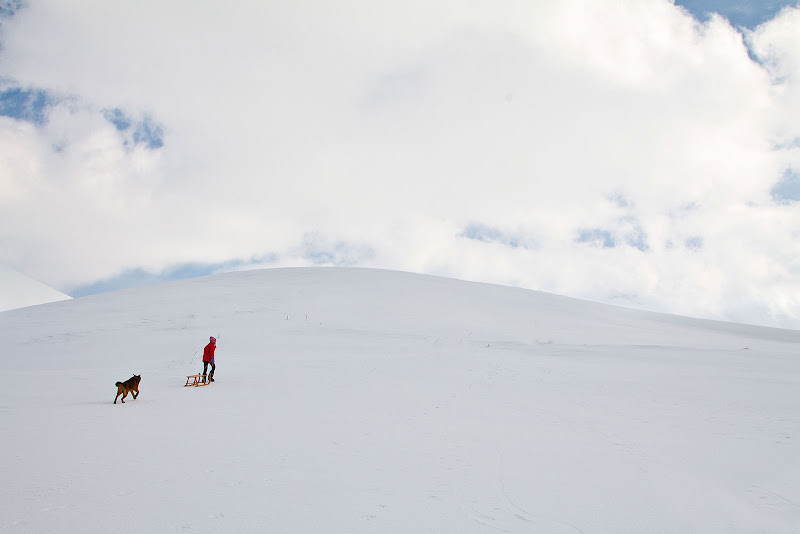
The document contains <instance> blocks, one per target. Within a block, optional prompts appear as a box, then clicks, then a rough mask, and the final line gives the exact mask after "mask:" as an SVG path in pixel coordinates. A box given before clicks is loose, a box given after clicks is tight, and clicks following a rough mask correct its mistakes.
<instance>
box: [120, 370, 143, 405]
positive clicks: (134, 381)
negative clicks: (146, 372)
mask: <svg viewBox="0 0 800 534" xmlns="http://www.w3.org/2000/svg"><path fill="white" fill-rule="evenodd" d="M141 381H142V375H133V376H132V377H130V378H129V379H127V380H126V381H125V382H117V384H116V385H117V397H119V396H120V394H122V404H125V397H127V396H128V393H130V394H132V395H133V398H134V399H135V398H136V397H138V396H139V382H141ZM117 397H114V404H116V403H117Z"/></svg>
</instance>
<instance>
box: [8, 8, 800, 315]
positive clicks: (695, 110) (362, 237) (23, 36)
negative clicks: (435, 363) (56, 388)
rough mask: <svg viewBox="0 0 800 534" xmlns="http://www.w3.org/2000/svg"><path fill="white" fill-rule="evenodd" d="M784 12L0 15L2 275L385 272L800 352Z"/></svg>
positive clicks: (798, 26)
mask: <svg viewBox="0 0 800 534" xmlns="http://www.w3.org/2000/svg"><path fill="white" fill-rule="evenodd" d="M798 210H800V7H798V4H796V3H791V2H762V3H757V2H749V1H740V2H719V1H707V2H685V3H684V4H683V5H681V4H680V3H678V4H676V3H673V2H670V1H668V0H635V1H633V0H629V1H619V0H591V1H588V0H564V1H562V2H549V1H530V0H528V1H504V2H488V1H479V2H471V3H469V4H468V5H464V3H463V2H453V1H450V0H435V1H430V0H426V1H424V2H423V1H417V0H408V1H404V2H370V1H366V0H347V1H343V2H337V3H336V4H335V5H332V4H330V3H329V2H319V1H311V0H308V1H297V2H292V3H290V5H288V4H287V3H286V2H259V3H254V2H249V1H238V0H233V1H231V2H227V3H225V5H224V7H223V8H221V7H220V5H219V4H218V3H211V2H199V1H192V2H189V1H180V0H179V1H173V2H169V3H168V4H164V3H163V2H155V1H150V0H137V1H128V0H120V1H118V2H114V3H113V5H112V4H111V3H107V2H99V1H88V0H85V1H81V0H75V1H71V2H69V3H65V2H61V1H57V0H52V1H51V0H38V1H37V0H26V1H21V0H0V264H4V265H7V266H9V267H11V268H13V269H16V270H17V271H19V272H22V273H25V274H26V275H28V276H30V277H32V278H35V279H37V280H39V281H41V282H44V283H46V284H48V285H50V286H51V287H53V288H55V289H57V290H59V291H62V292H64V293H66V294H69V295H71V296H82V295H86V294H90V293H96V292H100V291H108V290H113V289H119V288H123V287H130V286H136V285H143V284H150V283H155V282H161V281H167V280H174V279H179V278H187V277H191V276H198V275H204V274H212V273H217V272H225V271H231V270H240V269H250V268H260V267H284V266H306V265H320V266H324V265H337V266H362V267H377V268H387V269H397V270H404V271H413V272H420V273H428V274H437V275H443V276H450V277H455V278H461V279H467V280H477V281H483V282H492V283H500V284H506V285H514V286H520V287H525V288H530V289H536V290H542V291H548V292H552V293H558V294H563V295H569V296H573V297H578V298H584V299H589V300H594V301H599V302H606V303H612V304H619V305H623V306H632V307H638V308H644V309H649V310H654V311H664V312H669V313H677V314H682V315H689V316H694V317H705V318H714V319H722V320H730V321H739V322H747V323H755V324H765V325H770V326H780V327H790V328H800V282H798V280H800V240H798V236H799V235H800V216H799V214H800V211H798Z"/></svg>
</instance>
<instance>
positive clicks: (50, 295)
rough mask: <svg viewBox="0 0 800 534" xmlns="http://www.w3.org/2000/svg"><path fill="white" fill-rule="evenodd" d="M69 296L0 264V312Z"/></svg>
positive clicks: (65, 298)
mask: <svg viewBox="0 0 800 534" xmlns="http://www.w3.org/2000/svg"><path fill="white" fill-rule="evenodd" d="M69 298H71V297H70V296H69V295H65V294H64V293H61V292H60V291H56V290H55V289H53V288H52V287H49V286H46V285H44V284H43V283H41V282H38V281H36V280H34V279H32V278H30V277H28V276H25V275H24V274H22V273H20V272H18V271H15V270H14V269H12V268H11V267H8V266H6V265H0V312H2V311H7V310H13V309H15V308H23V307H25V306H34V305H37V304H46V303H48V302H57V301H59V300H67V299H69Z"/></svg>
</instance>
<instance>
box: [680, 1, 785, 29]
mask: <svg viewBox="0 0 800 534" xmlns="http://www.w3.org/2000/svg"><path fill="white" fill-rule="evenodd" d="M675 4H676V5H679V6H683V7H684V8H686V9H687V10H688V11H689V12H690V13H691V14H692V15H693V16H694V17H695V18H696V19H697V20H699V21H705V20H706V19H707V18H708V16H709V14H711V13H719V14H720V15H722V16H723V17H725V18H726V19H728V20H729V21H730V23H731V24H732V25H733V26H735V27H740V26H741V27H745V28H749V29H751V30H752V29H753V28H755V27H756V26H758V25H759V24H761V23H762V22H765V21H767V20H770V19H772V18H773V17H774V16H775V15H777V14H778V12H779V11H780V10H781V9H783V8H784V7H786V6H794V5H796V4H797V3H796V2H794V1H786V0H681V1H676V2H675Z"/></svg>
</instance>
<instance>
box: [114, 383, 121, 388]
mask: <svg viewBox="0 0 800 534" xmlns="http://www.w3.org/2000/svg"><path fill="white" fill-rule="evenodd" d="M114 385H115V386H117V387H120V386H121V385H122V382H117V383H116V384H114Z"/></svg>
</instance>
